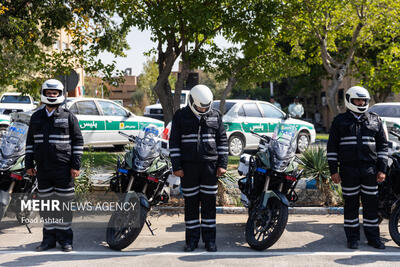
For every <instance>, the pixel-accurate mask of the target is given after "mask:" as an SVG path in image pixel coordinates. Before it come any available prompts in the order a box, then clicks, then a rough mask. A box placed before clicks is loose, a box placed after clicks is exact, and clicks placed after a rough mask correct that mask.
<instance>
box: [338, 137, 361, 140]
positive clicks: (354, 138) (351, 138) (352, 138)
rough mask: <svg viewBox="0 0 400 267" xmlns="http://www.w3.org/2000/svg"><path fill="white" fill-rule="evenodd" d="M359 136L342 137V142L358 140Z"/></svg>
mask: <svg viewBox="0 0 400 267" xmlns="http://www.w3.org/2000/svg"><path fill="white" fill-rule="evenodd" d="M356 139H357V136H345V137H341V138H340V140H356Z"/></svg>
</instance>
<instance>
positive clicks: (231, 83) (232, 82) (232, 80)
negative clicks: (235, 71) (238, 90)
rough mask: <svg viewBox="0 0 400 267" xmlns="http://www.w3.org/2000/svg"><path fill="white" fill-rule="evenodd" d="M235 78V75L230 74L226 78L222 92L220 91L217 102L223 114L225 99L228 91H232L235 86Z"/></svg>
mask: <svg viewBox="0 0 400 267" xmlns="http://www.w3.org/2000/svg"><path fill="white" fill-rule="evenodd" d="M236 82H237V80H236V77H235V76H231V77H229V79H228V84H227V85H226V87H225V89H224V92H223V93H222V97H221V101H220V102H219V111H220V112H221V114H222V115H223V114H225V100H226V98H227V96H228V95H229V93H230V92H231V91H232V88H233V87H234V86H235V84H236Z"/></svg>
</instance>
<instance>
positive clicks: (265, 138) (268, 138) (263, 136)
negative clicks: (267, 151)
mask: <svg viewBox="0 0 400 267" xmlns="http://www.w3.org/2000/svg"><path fill="white" fill-rule="evenodd" d="M250 133H252V134H254V135H255V136H257V137H258V138H260V139H262V140H264V141H266V142H267V143H269V141H270V140H271V137H269V136H266V135H260V134H258V133H255V132H254V131H250Z"/></svg>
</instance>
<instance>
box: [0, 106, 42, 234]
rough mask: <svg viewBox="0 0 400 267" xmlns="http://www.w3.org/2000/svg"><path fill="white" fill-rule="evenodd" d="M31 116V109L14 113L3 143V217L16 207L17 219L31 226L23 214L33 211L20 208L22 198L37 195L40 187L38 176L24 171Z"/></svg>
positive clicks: (0, 207)
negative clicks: (26, 111)
mask: <svg viewBox="0 0 400 267" xmlns="http://www.w3.org/2000/svg"><path fill="white" fill-rule="evenodd" d="M29 120H30V114H29V113H12V115H11V124H10V126H9V127H8V129H7V131H6V133H5V134H4V135H3V137H2V140H1V146H0V221H1V220H2V218H3V217H4V216H5V213H6V211H7V210H13V211H15V213H16V218H17V221H18V222H20V223H21V224H25V225H26V226H27V228H28V230H29V227H28V225H27V223H25V221H26V220H24V218H30V216H32V215H33V214H32V212H31V211H28V210H21V208H20V201H21V200H22V199H28V198H32V197H34V195H35V194H36V192H37V188H38V185H37V179H36V176H28V175H27V174H26V172H25V164H24V163H25V162H24V159H25V142H26V137H27V134H28V128H29ZM29 231H30V230H29Z"/></svg>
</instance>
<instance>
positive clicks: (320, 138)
mask: <svg viewBox="0 0 400 267" xmlns="http://www.w3.org/2000/svg"><path fill="white" fill-rule="evenodd" d="M315 139H317V140H328V139H329V134H323V133H319V134H317V136H316V137H315Z"/></svg>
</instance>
